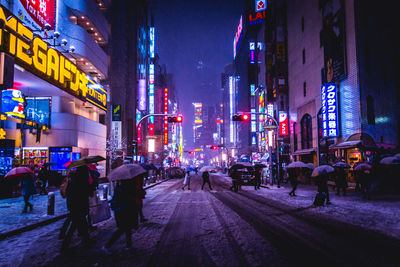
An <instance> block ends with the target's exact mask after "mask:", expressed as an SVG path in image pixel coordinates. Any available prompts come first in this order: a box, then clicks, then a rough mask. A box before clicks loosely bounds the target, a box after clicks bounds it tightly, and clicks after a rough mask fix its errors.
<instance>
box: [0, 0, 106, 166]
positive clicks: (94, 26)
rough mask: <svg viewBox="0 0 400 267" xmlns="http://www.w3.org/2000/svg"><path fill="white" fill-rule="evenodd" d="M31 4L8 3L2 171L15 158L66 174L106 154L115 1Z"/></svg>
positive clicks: (4, 13) (0, 15)
mask: <svg viewBox="0 0 400 267" xmlns="http://www.w3.org/2000/svg"><path fill="white" fill-rule="evenodd" d="M24 3H25V4H26V1H20V0H16V1H1V6H0V20H2V22H4V23H5V24H6V25H8V26H9V29H7V30H2V31H1V32H0V34H1V39H2V40H3V42H2V44H1V48H0V50H1V58H2V63H1V64H0V65H1V68H0V69H1V72H2V73H5V74H6V75H5V77H6V79H5V80H4V81H3V84H2V85H1V89H2V98H1V104H0V105H1V113H2V114H1V124H0V139H1V140H0V149H1V153H0V166H1V169H2V170H1V171H2V172H4V171H7V170H8V169H10V168H11V165H12V164H13V163H15V164H38V165H40V164H44V163H45V162H54V163H55V165H53V166H52V167H51V168H52V170H53V171H54V172H60V173H62V172H65V169H66V168H65V166H64V164H65V163H66V162H68V161H70V160H75V159H78V158H80V157H84V156H90V155H101V156H104V157H105V156H106V154H105V147H106V126H105V114H106V110H107V98H108V88H107V86H106V85H105V86H103V85H102V84H104V81H105V80H106V79H107V78H108V62H107V59H108V56H107V53H106V47H107V45H108V42H109V37H108V22H107V20H106V18H105V15H104V12H106V11H107V9H108V8H109V6H108V3H107V2H104V1H97V2H96V1H91V0H82V1H70V0H59V1H55V0H49V1H45V2H43V1H36V2H35V1H32V3H31V4H30V5H29V8H27V6H26V5H25V4H24ZM38 17H40V18H42V19H38ZM14 22H15V23H14ZM17 32H18V33H22V35H23V37H22V36H21V34H17ZM15 44H17V45H16V46H15ZM100 164H103V162H102V163H100Z"/></svg>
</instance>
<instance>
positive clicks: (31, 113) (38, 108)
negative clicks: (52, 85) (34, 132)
mask: <svg viewBox="0 0 400 267" xmlns="http://www.w3.org/2000/svg"><path fill="white" fill-rule="evenodd" d="M50 111H51V98H50V97H27V98H26V108H25V119H27V120H30V121H33V122H36V123H39V124H43V125H46V126H47V127H50Z"/></svg>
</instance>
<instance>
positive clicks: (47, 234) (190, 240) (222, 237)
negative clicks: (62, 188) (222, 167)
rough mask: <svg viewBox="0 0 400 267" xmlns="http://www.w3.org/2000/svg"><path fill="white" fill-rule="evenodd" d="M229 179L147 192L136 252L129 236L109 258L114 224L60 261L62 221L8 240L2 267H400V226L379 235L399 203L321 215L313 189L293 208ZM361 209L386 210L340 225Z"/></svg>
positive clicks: (280, 194) (169, 184) (283, 194)
mask: <svg viewBox="0 0 400 267" xmlns="http://www.w3.org/2000/svg"><path fill="white" fill-rule="evenodd" d="M229 179H230V178H229V177H226V176H223V175H212V176H211V184H212V187H213V188H212V190H209V188H208V185H206V186H205V188H204V190H201V183H202V180H201V176H193V178H192V181H191V190H187V189H185V190H184V191H183V190H182V189H181V186H182V179H173V180H169V181H166V182H164V183H161V184H159V185H157V186H155V187H153V188H151V189H149V190H147V195H146V199H145V201H144V214H145V216H146V218H148V219H149V220H148V221H147V222H145V223H143V224H141V226H140V228H139V229H138V230H137V231H135V232H134V233H133V235H132V239H133V247H134V250H132V251H125V250H124V249H123V248H124V244H125V240H124V237H121V239H120V240H118V242H117V243H116V244H115V245H114V246H113V247H112V248H111V251H112V254H111V255H106V254H105V253H103V252H102V250H101V247H102V246H103V245H104V244H105V243H106V242H107V240H108V239H109V238H110V236H111V234H112V232H113V231H114V230H115V222H114V220H113V219H110V220H108V221H105V222H103V223H100V224H98V225H97V229H96V230H93V231H92V232H91V236H92V238H93V240H94V241H95V242H94V244H93V245H91V246H89V247H85V246H83V245H81V244H79V239H78V238H77V237H74V242H73V244H72V245H71V247H72V248H71V250H70V251H68V252H66V253H61V254H60V246H61V241H59V240H58V229H59V228H60V227H61V224H62V221H58V222H56V223H53V224H50V225H47V226H44V227H40V228H37V229H34V230H32V231H29V232H25V233H22V234H20V235H16V236H13V237H10V238H7V239H5V240H2V241H0V255H1V256H0V266H27V265H29V266H37V265H41V266H42V265H46V266H304V265H306V264H307V265H312V266H314V265H323V266H346V265H347V266H396V265H398V262H399V260H398V252H399V251H400V240H399V239H398V235H399V233H398V230H399V228H396V227H398V222H397V224H396V222H394V223H393V225H392V226H390V225H388V228H389V229H390V227H394V228H392V229H391V230H393V232H394V233H393V234H390V233H387V234H385V233H384V232H379V231H377V230H374V229H373V228H374V225H375V226H377V225H379V220H380V217H379V216H384V214H380V213H379V206H380V205H382V210H385V212H388V210H392V211H393V212H394V213H395V209H396V208H395V207H396V203H398V200H395V201H381V202H379V201H374V202H371V203H367V204H363V203H361V202H360V200H358V198H357V199H356V198H355V197H354V196H352V194H351V193H350V194H349V196H348V199H349V200H348V203H347V204H346V205H344V204H343V203H344V202H343V200H341V199H339V198H338V197H337V199H336V198H334V197H332V202H333V204H332V205H331V206H328V207H318V208H314V207H312V206H311V204H312V199H310V200H309V204H308V205H304V203H303V204H301V203H302V201H299V199H301V198H303V202H305V201H306V200H304V199H305V198H309V196H310V195H309V194H311V193H309V194H308V193H307V192H308V191H307V190H308V189H307V188H306V187H304V189H303V188H302V187H300V188H299V189H298V195H299V197H298V198H297V199H296V200H293V202H291V201H290V200H289V201H284V200H285V199H287V197H289V196H288V194H287V192H288V191H289V188H288V187H286V186H284V187H281V188H280V189H278V188H276V187H275V186H272V187H270V189H268V188H261V189H260V190H257V191H255V190H254V188H253V187H250V186H246V187H242V190H241V191H239V192H238V193H235V192H232V191H230V190H229V187H230V183H229V182H230V180H229ZM332 195H333V194H332ZM302 196H303V197H302ZM342 198H343V197H342ZM341 201H342V202H341ZM358 202H360V204H359V205H360V208H358V209H357V210H359V211H360V210H361V212H365V211H363V209H364V208H365V207H367V206H365V207H364V206H363V205H370V206H369V207H372V206H374V205H375V206H376V207H378V208H375V209H374V208H370V214H371V217H370V218H368V217H366V218H364V219H367V220H368V221H371V226H368V227H363V221H362V219H363V218H360V222H361V224H360V225H356V224H355V223H356V222H355V223H353V222H352V223H350V222H351V221H352V220H353V219H354V218H351V216H349V218H348V222H345V221H344V220H341V219H340V216H339V213H340V212H342V213H343V211H344V210H346V209H351V208H352V207H346V206H349V203H353V205H356V204H355V203H358ZM299 203H300V204H299ZM336 203H337V204H336ZM393 208H394V209H393ZM357 214H362V213H360V212H359V213H357ZM342 215H343V214H342ZM353 216H357V215H356V214H353ZM396 216H398V215H396ZM396 216H394V217H396ZM394 219H395V218H394ZM386 223H387V222H386ZM396 231H397V233H395V232H396ZM396 237H397V238H396Z"/></svg>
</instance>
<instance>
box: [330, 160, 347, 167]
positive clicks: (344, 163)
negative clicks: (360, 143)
mask: <svg viewBox="0 0 400 267" xmlns="http://www.w3.org/2000/svg"><path fill="white" fill-rule="evenodd" d="M333 167H338V168H351V167H350V165H349V164H347V163H346V162H342V161H339V162H336V163H335V164H333Z"/></svg>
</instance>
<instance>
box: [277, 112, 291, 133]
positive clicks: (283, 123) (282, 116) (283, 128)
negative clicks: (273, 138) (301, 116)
mask: <svg viewBox="0 0 400 267" xmlns="http://www.w3.org/2000/svg"><path fill="white" fill-rule="evenodd" d="M288 127H289V126H288V116H287V113H286V112H283V111H280V112H279V135H288V134H289V129H288Z"/></svg>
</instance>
